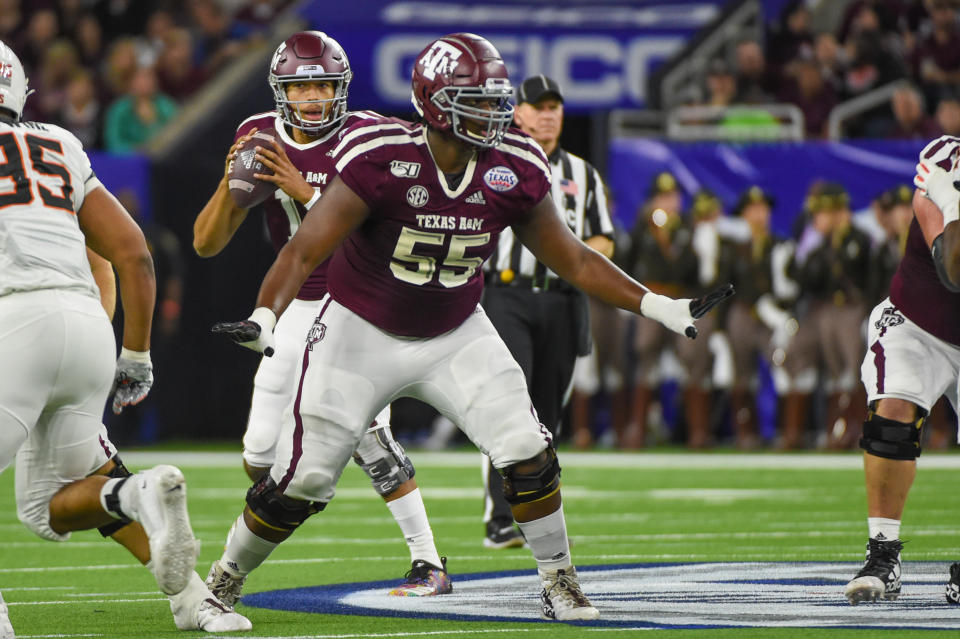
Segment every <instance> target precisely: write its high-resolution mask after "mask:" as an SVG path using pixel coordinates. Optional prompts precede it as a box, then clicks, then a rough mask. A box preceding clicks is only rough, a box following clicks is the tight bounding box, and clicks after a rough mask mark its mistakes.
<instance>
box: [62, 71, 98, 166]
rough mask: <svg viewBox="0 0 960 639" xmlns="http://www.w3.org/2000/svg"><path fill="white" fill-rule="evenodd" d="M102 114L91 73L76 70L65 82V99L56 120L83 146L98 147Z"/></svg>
mask: <svg viewBox="0 0 960 639" xmlns="http://www.w3.org/2000/svg"><path fill="white" fill-rule="evenodd" d="M102 115H103V114H102V107H101V104H100V101H99V99H98V97H97V87H96V85H95V84H94V79H93V74H92V73H90V72H89V71H87V70H86V69H80V70H78V71H77V72H76V73H74V75H73V77H72V78H70V82H69V83H68V84H67V90H66V99H65V100H64V101H63V105H62V106H61V107H60V111H59V113H58V117H57V119H56V122H58V123H59V124H60V126H62V127H64V128H65V129H68V130H70V131H71V132H72V133H73V134H74V135H75V136H77V138H78V139H79V140H80V142H82V143H83V146H84V147H86V148H88V149H89V148H99V147H100V144H101V139H100V137H101V136H100V133H101V126H102V122H101V117H102Z"/></svg>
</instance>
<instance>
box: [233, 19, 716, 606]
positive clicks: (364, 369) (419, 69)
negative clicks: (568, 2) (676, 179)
mask: <svg viewBox="0 0 960 639" xmlns="http://www.w3.org/2000/svg"><path fill="white" fill-rule="evenodd" d="M412 89H413V104H414V107H415V108H416V110H417V112H418V114H419V115H420V116H421V121H420V122H418V123H409V122H405V121H400V120H387V119H384V120H377V121H373V122H360V123H357V124H356V125H354V126H353V127H352V128H351V129H349V130H348V131H346V132H345V133H344V134H343V136H342V137H341V139H340V142H339V143H338V144H337V146H336V147H335V149H334V150H333V161H334V163H335V166H336V168H337V173H338V176H337V177H336V178H334V180H333V182H332V183H331V184H330V185H329V186H328V187H327V188H326V190H325V191H324V194H323V197H322V198H320V200H319V202H318V203H317V204H315V205H314V207H313V208H312V209H311V212H310V214H309V215H308V216H307V217H306V218H305V219H304V223H303V225H302V226H301V227H300V229H299V231H298V232H297V234H296V235H294V237H293V238H292V239H291V240H290V241H289V242H288V243H287V244H286V245H285V246H284V248H283V250H281V251H280V254H279V255H278V257H277V260H276V261H275V262H274V264H273V266H272V267H271V269H270V271H269V272H268V273H267V276H266V278H265V279H264V282H263V285H262V286H261V289H260V293H259V297H258V299H257V307H256V309H255V310H254V312H253V315H251V317H250V319H248V320H246V321H242V322H234V323H225V324H221V325H218V326H216V327H215V331H217V332H220V333H225V334H227V335H228V336H229V337H231V338H232V339H233V340H234V341H236V342H238V343H240V344H242V345H244V346H247V347H250V348H253V349H254V350H259V351H264V349H266V348H270V347H271V346H272V344H273V334H272V330H273V327H274V322H275V319H274V318H275V317H276V316H277V315H279V314H280V313H282V312H283V311H284V309H285V308H286V307H287V305H288V304H289V303H290V301H291V300H292V299H293V298H294V297H295V296H296V294H297V291H299V290H300V287H301V285H302V283H303V281H304V280H305V279H306V278H307V277H308V275H309V274H310V272H312V271H313V269H314V268H315V267H316V265H317V264H320V263H322V262H323V261H324V260H326V259H327V258H328V257H330V256H331V255H332V256H333V257H330V265H329V269H328V287H329V292H328V295H327V296H325V297H324V299H323V301H322V303H321V308H320V313H319V315H318V316H317V317H316V319H315V320H314V323H313V326H312V328H311V330H310V332H309V333H308V335H307V336H306V340H305V343H304V344H303V345H302V351H301V367H300V374H299V377H298V380H297V389H296V395H295V399H294V402H293V403H292V405H291V407H290V409H289V410H288V411H286V412H285V414H284V423H283V430H282V433H281V437H280V440H279V442H278V444H277V454H276V461H275V462H274V464H273V467H272V468H271V469H270V473H269V475H268V476H266V477H264V478H263V479H262V480H261V481H260V482H258V483H257V484H256V485H255V486H254V487H253V488H252V489H251V490H250V492H249V493H248V495H247V505H246V508H245V509H244V512H243V516H242V520H241V521H239V522H238V525H237V530H236V531H235V533H234V534H233V536H232V537H231V538H230V540H229V542H228V544H227V547H226V549H225V552H224V554H223V557H222V559H221V560H220V562H221V564H222V565H225V566H230V567H231V569H232V570H233V571H235V574H237V575H239V576H243V575H245V574H247V573H249V572H250V571H251V570H253V569H254V568H256V567H257V566H258V565H260V564H261V563H262V562H263V561H264V560H265V559H266V558H267V556H268V555H269V554H270V552H271V551H272V550H273V548H274V547H276V546H277V545H278V544H279V543H280V542H282V541H283V540H284V539H286V538H287V537H289V536H290V534H292V533H293V531H294V530H295V529H296V528H297V527H298V526H299V525H300V524H302V523H303V521H304V520H306V519H307V518H308V517H309V516H311V515H313V514H315V513H316V512H318V511H320V510H323V509H324V508H325V507H326V505H327V504H328V503H329V502H330V500H331V499H332V498H333V496H334V491H335V486H336V484H337V481H338V479H339V477H340V474H341V471H342V470H343V468H344V466H345V465H346V464H347V462H348V461H349V459H350V456H351V455H352V453H353V450H354V448H355V447H356V445H357V442H359V441H360V439H361V438H362V437H363V434H364V432H365V430H366V426H367V424H369V423H370V421H371V420H372V419H374V417H375V416H376V415H377V413H378V412H379V411H380V410H381V409H382V408H383V407H384V406H386V405H387V404H389V403H390V401H392V400H393V399H396V398H398V397H405V396H406V397H415V398H418V399H421V400H423V401H426V402H428V403H430V404H432V405H433V406H434V407H435V408H436V409H437V410H438V411H439V412H440V413H441V414H443V415H444V416H446V417H448V418H449V419H450V420H451V421H453V422H454V423H455V424H457V426H458V427H459V428H460V429H461V430H463V431H464V433H465V434H466V435H467V436H468V437H469V438H470V440H471V441H473V443H474V444H476V445H477V447H478V448H480V450H481V451H482V452H484V453H486V454H487V455H488V456H489V457H490V459H491V461H492V462H493V465H494V467H495V468H497V470H498V471H499V472H500V473H501V474H502V475H503V477H504V493H505V496H506V499H507V501H508V502H509V503H510V504H511V508H512V510H513V515H514V519H515V520H516V521H517V522H518V525H519V527H520V529H521V531H522V532H523V534H524V537H525V538H526V540H527V543H528V545H529V547H530V549H531V551H532V553H533V556H534V559H535V560H536V564H537V567H538V571H539V575H540V581H541V584H542V590H541V593H540V601H541V606H542V607H541V611H542V615H543V617H544V618H547V619H556V620H559V621H571V620H589V619H596V618H597V617H598V616H599V612H598V611H597V609H596V608H595V607H594V606H593V605H592V604H591V603H590V601H589V599H588V598H587V597H586V596H585V595H584V593H583V591H582V589H581V587H580V583H579V580H578V576H577V572H576V570H575V568H574V566H573V563H572V560H571V556H570V548H569V543H568V539H567V533H566V524H565V521H564V515H563V508H562V504H561V497H560V464H559V462H558V460H557V455H556V452H555V451H554V448H553V443H552V441H551V439H550V436H549V431H548V430H547V429H546V428H545V427H544V426H543V425H542V424H540V423H539V421H538V419H537V416H536V412H535V411H534V410H533V409H532V406H531V402H530V396H529V393H528V391H527V387H526V384H525V382H524V377H523V373H522V372H521V370H520V367H519V365H518V364H517V363H516V361H514V359H513V358H512V357H511V355H510V352H509V351H508V350H507V348H506V346H505V345H504V343H503V341H502V340H501V339H500V337H499V335H498V334H497V332H496V329H494V327H493V325H492V324H491V323H490V321H489V320H488V319H487V317H486V315H485V314H484V311H483V309H482V308H481V307H480V306H479V305H478V303H479V300H480V293H481V291H482V287H483V277H482V273H481V268H480V267H481V266H482V264H483V262H484V260H486V259H487V258H488V257H489V256H490V254H491V253H492V251H493V249H494V247H495V246H496V240H497V236H498V234H499V233H500V231H502V230H503V229H504V228H506V227H508V226H510V227H511V228H512V229H513V231H514V233H515V234H516V235H517V237H518V238H519V239H520V240H521V241H522V242H523V243H524V244H525V245H526V246H527V247H528V248H530V249H531V250H532V251H533V253H534V254H535V255H536V256H537V258H538V259H539V260H540V261H542V262H543V263H544V264H546V265H547V266H548V267H549V268H551V269H553V270H554V272H556V273H557V274H558V275H560V276H561V277H564V278H565V279H567V280H568V281H569V282H571V283H573V284H575V285H577V286H578V287H581V288H582V289H583V290H585V291H586V292H588V293H590V294H593V295H595V296H597V297H599V298H600V299H602V300H604V301H606V302H608V303H611V304H614V305H617V306H621V307H623V308H629V309H632V310H633V311H636V312H642V313H643V314H645V315H647V316H649V317H652V318H654V319H657V320H659V321H661V322H663V323H665V324H666V325H667V326H669V327H670V328H672V329H673V330H674V331H676V332H678V333H685V332H686V333H688V334H689V335H691V336H692V335H694V334H695V330H696V329H695V328H694V320H695V316H699V315H700V314H701V313H702V312H705V311H704V309H708V308H709V307H710V306H712V305H713V304H715V303H716V302H717V301H719V299H722V297H724V296H725V294H719V295H715V296H712V297H710V298H709V299H705V300H703V301H695V300H689V299H687V300H672V299H669V298H666V297H663V296H659V295H654V294H652V293H650V292H648V291H647V290H646V289H645V288H644V287H642V286H641V285H640V284H638V283H636V282H634V281H633V280H631V279H630V278H628V277H627V276H626V275H625V274H623V272H621V271H620V270H619V269H617V268H616V267H615V266H613V264H612V263H611V262H609V261H608V260H607V259H606V258H605V257H603V256H602V255H601V254H600V253H597V252H596V251H594V250H592V249H590V248H589V247H587V246H586V245H585V244H583V243H582V242H580V241H579V240H578V239H577V238H576V237H575V236H574V235H573V233H572V232H571V231H570V229H569V228H568V227H567V226H566V224H564V223H563V221H562V220H561V219H560V217H559V216H558V215H557V213H556V211H555V207H554V204H553V201H552V199H551V197H550V169H549V166H548V163H547V158H546V156H545V155H544V154H543V151H542V150H541V149H540V147H539V145H538V144H537V143H536V142H535V141H534V140H533V139H532V138H530V137H529V136H527V135H526V134H524V133H522V132H521V131H520V130H518V129H510V130H508V126H509V125H510V123H511V121H512V119H513V107H512V105H511V104H510V102H509V100H510V99H511V97H512V95H513V87H512V86H511V84H510V81H509V79H508V77H507V71H506V66H505V65H504V62H503V60H502V59H501V57H500V54H499V53H498V51H497V50H496V49H495V48H494V47H493V45H491V44H490V43H489V42H488V41H487V40H485V39H484V38H481V37H479V36H476V35H473V34H469V33H457V34H452V35H448V36H445V37H443V38H440V39H438V40H436V41H434V42H432V43H430V44H429V45H428V46H427V47H426V48H425V49H424V50H423V51H422V52H421V53H420V54H419V55H418V57H417V58H416V61H415V63H414V70H413V78H412ZM335 250H336V252H334V251H335Z"/></svg>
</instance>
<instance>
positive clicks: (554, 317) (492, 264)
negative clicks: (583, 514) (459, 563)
mask: <svg viewBox="0 0 960 639" xmlns="http://www.w3.org/2000/svg"><path fill="white" fill-rule="evenodd" d="M514 119H515V121H516V124H517V126H519V127H520V128H521V129H523V131H525V132H526V133H528V134H529V135H530V136H532V137H533V139H534V140H536V141H537V143H538V144H540V146H541V147H543V151H544V153H546V154H547V157H548V159H549V160H550V169H551V173H552V180H551V181H552V184H553V189H552V193H551V195H552V197H553V201H554V203H555V204H556V207H557V214H558V215H560V216H561V217H562V218H563V220H564V221H565V222H566V223H567V225H568V226H569V227H570V230H572V231H573V232H574V234H576V235H577V237H579V238H581V239H582V240H584V241H585V242H586V243H587V244H588V245H589V246H591V247H592V248H594V249H595V250H597V251H599V252H600V253H603V254H604V255H606V256H607V257H611V256H612V255H613V223H612V222H611V220H610V214H609V212H608V211H607V200H606V192H605V191H604V188H603V182H602V181H601V179H600V175H599V174H598V173H597V170H596V169H594V168H593V167H592V166H591V165H590V163H588V162H586V161H585V160H584V159H583V158H580V157H577V156H576V155H573V154H572V153H567V152H566V151H564V150H563V149H561V148H560V147H559V144H558V143H559V140H560V131H561V129H562V128H563V94H562V93H561V92H560V86H559V85H558V84H557V83H556V82H555V81H554V80H552V79H550V78H548V77H546V76H544V75H536V76H533V77H530V78H527V79H526V80H524V82H523V84H522V85H520V88H519V90H518V91H517V109H516V111H515V114H514ZM485 268H486V286H485V288H484V298H483V307H484V309H485V310H486V312H487V315H488V316H489V317H490V321H492V322H493V325H494V326H495V327H496V328H497V331H498V332H499V333H500V337H502V338H503V341H504V342H506V344H507V348H509V349H510V352H511V353H512V354H513V357H514V359H516V360H517V362H518V363H519V364H520V368H521V369H523V374H524V377H525V378H526V380H527V386H528V388H529V390H530V397H531V399H532V400H533V405H534V408H536V411H537V415H538V417H539V419H540V423H542V424H543V425H544V426H546V427H547V428H548V429H549V430H550V432H551V433H552V434H553V437H554V440H556V439H557V438H558V437H559V435H560V415H561V411H562V409H563V405H564V403H565V401H566V399H567V396H568V393H569V390H570V383H571V378H572V376H573V366H574V363H575V361H576V359H577V356H578V355H586V354H587V353H589V352H590V326H589V308H588V306H587V298H586V296H585V295H584V294H583V293H581V292H580V291H578V290H577V289H575V288H573V287H572V286H570V285H569V284H567V283H566V282H564V281H563V280H561V279H559V278H558V277H557V276H556V274H555V273H553V272H552V271H550V270H549V269H548V268H547V267H545V266H544V265H543V264H540V263H539V262H537V259H536V258H535V257H534V256H533V254H532V253H531V252H530V251H528V250H527V249H526V248H525V247H523V245H521V244H520V242H519V241H517V239H516V237H515V236H514V235H513V232H512V231H511V230H510V229H509V228H508V229H505V230H504V231H503V233H501V235H500V240H499V244H498V245H497V248H496V249H495V251H494V253H493V255H492V256H491V258H490V259H489V260H488V261H487V264H486V266H485ZM483 475H484V485H485V488H486V493H487V496H486V499H485V502H486V503H485V507H484V523H485V524H486V539H484V546H486V547H488V548H510V547H515V546H522V545H523V543H524V542H523V538H522V537H521V536H520V533H519V531H518V530H517V529H516V528H515V527H514V525H513V517H512V515H511V513H510V506H509V504H507V502H506V500H505V499H504V497H503V480H502V478H501V477H500V475H499V474H498V473H497V472H496V471H494V470H493V466H492V465H491V464H490V463H489V460H487V461H486V463H485V464H484V473H483Z"/></svg>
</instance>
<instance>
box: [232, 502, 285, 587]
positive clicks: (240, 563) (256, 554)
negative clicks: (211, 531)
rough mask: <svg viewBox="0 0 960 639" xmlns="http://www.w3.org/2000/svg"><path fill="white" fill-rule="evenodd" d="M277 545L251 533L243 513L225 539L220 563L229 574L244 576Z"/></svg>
mask: <svg viewBox="0 0 960 639" xmlns="http://www.w3.org/2000/svg"><path fill="white" fill-rule="evenodd" d="M279 545H280V544H279V543H274V542H272V541H267V540H266V539H264V538H262V537H258V536H257V535H255V534H253V532H251V530H250V529H249V528H247V524H246V522H244V521H243V515H240V518H239V519H237V523H236V524H235V525H234V527H233V534H232V535H230V539H229V540H228V541H227V547H226V548H225V549H224V550H223V556H222V557H221V558H220V565H221V566H222V567H223V569H224V570H226V571H227V572H228V573H230V574H231V575H234V576H237V577H246V576H247V575H248V574H249V573H250V571H251V570H253V569H254V568H256V567H257V566H259V565H260V564H262V563H263V562H264V560H266V558H267V557H268V556H270V553H271V552H273V549H274V548H276V547H277V546H279Z"/></svg>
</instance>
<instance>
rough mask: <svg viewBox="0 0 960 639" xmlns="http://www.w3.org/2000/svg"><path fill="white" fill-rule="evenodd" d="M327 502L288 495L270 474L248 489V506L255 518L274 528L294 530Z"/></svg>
mask: <svg viewBox="0 0 960 639" xmlns="http://www.w3.org/2000/svg"><path fill="white" fill-rule="evenodd" d="M326 506H327V504H326V502H322V501H304V500H302V499H293V498H291V497H287V496H286V495H284V494H283V493H281V492H280V491H279V490H278V489H277V483H276V482H275V481H273V478H272V477H271V476H270V475H264V476H263V477H262V478H261V479H260V481H258V482H257V483H255V484H254V485H253V486H251V488H250V490H248V491H247V507H248V508H249V509H250V513H251V514H252V515H253V517H254V519H256V520H257V521H259V522H260V523H261V524H263V525H264V526H267V527H268V528H272V529H273V530H280V531H283V532H292V531H293V530H296V528H297V527H298V526H300V524H302V523H303V522H305V521H306V520H307V518H308V517H309V516H310V515H314V514H316V513H318V512H320V511H321V510H323V509H324V508H326Z"/></svg>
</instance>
